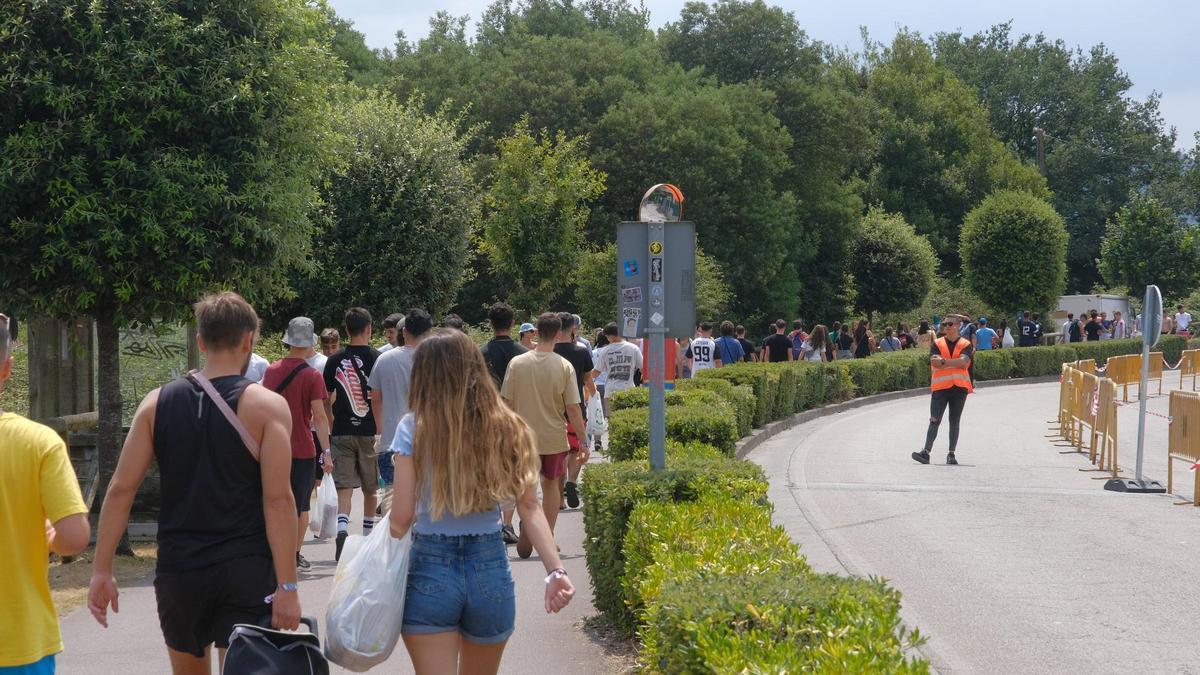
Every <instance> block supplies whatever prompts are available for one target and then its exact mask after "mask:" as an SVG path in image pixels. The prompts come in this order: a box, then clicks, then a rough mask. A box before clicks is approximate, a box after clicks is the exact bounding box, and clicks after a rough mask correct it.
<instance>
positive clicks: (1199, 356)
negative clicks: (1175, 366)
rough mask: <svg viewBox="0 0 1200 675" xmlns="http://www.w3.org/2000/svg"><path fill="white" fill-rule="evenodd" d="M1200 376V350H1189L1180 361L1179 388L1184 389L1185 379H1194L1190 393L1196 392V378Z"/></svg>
mask: <svg viewBox="0 0 1200 675" xmlns="http://www.w3.org/2000/svg"><path fill="white" fill-rule="evenodd" d="M1197 375H1200V349H1188V350H1185V351H1184V352H1183V355H1182V356H1181V357H1180V359H1179V388H1180V389H1183V382H1184V379H1185V378H1188V377H1190V378H1192V386H1191V389H1189V390H1188V391H1196V376H1197Z"/></svg>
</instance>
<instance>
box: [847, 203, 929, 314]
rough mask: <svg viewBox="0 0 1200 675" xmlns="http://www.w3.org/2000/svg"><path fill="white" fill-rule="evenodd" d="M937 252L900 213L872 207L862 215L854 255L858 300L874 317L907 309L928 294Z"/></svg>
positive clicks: (860, 306)
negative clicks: (877, 313)
mask: <svg viewBox="0 0 1200 675" xmlns="http://www.w3.org/2000/svg"><path fill="white" fill-rule="evenodd" d="M936 272H937V254H936V253H934V251H933V247H932V246H930V245H929V240H928V239H926V238H925V237H923V236H921V235H919V234H917V233H916V231H914V230H913V228H912V226H911V225H909V224H908V223H906V222H904V218H903V217H902V216H900V215H898V214H894V213H887V212H885V211H883V210H882V209H878V208H873V209H871V210H870V211H868V212H867V215H866V216H864V217H863V221H862V227H861V229H860V230H859V234H858V240H857V241H856V242H855V245H854V254H853V256H852V257H851V263H850V273H851V275H853V277H854V280H855V290H856V291H857V296H856V298H857V299H856V304H857V306H858V308H859V309H861V310H862V311H864V312H866V313H867V319H869V320H874V314H875V312H907V311H909V310H912V309H913V308H915V307H918V306H920V304H921V302H922V301H923V300H924V299H925V296H926V295H928V294H929V289H930V282H931V281H932V279H933V276H934V274H935V273H936Z"/></svg>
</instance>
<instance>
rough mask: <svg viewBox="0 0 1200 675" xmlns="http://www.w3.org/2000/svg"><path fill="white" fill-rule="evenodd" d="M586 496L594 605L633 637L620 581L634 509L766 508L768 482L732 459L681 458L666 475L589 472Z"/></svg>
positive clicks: (634, 468)
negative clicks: (715, 503) (719, 503)
mask: <svg viewBox="0 0 1200 675" xmlns="http://www.w3.org/2000/svg"><path fill="white" fill-rule="evenodd" d="M582 493H583V495H582V496H583V525H584V533H585V538H584V549H585V550H586V552H587V566H588V573H589V574H590V575H591V580H592V589H593V600H592V602H593V604H594V605H595V606H596V609H598V610H600V611H601V612H604V613H605V614H606V615H607V616H608V617H610V618H611V619H612V622H613V624H614V625H615V626H616V627H617V628H619V629H621V630H624V631H625V632H626V633H627V634H632V633H633V632H634V627H635V619H634V616H633V613H632V612H630V611H629V608H628V607H626V606H625V595H624V591H623V589H622V581H623V579H624V577H625V554H624V545H625V535H626V533H627V531H628V523H629V516H630V514H631V513H633V509H634V507H635V506H637V505H638V504H639V503H641V502H659V503H667V502H687V501H695V500H697V499H699V498H701V497H703V496H704V495H709V494H715V495H725V496H728V497H731V498H733V499H740V500H744V501H759V502H764V503H765V501H766V495H767V479H766V477H765V476H764V475H763V471H762V469H761V468H760V467H759V466H758V465H757V464H753V463H751V462H744V461H737V460H729V459H720V460H713V459H705V458H694V457H688V458H681V459H678V460H677V461H674V462H672V463H670V464H668V465H667V468H666V469H665V470H663V471H651V470H650V467H649V466H648V465H647V464H646V462H612V463H609V464H593V465H592V466H589V467H588V470H587V480H585V481H583V482H582ZM721 534H727V533H721Z"/></svg>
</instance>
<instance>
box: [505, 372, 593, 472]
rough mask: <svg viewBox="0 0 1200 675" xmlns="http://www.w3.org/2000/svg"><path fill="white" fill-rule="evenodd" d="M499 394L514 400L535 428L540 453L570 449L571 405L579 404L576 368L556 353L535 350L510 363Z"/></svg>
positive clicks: (521, 413) (535, 437)
mask: <svg viewBox="0 0 1200 675" xmlns="http://www.w3.org/2000/svg"><path fill="white" fill-rule="evenodd" d="M500 395H501V396H503V397H504V398H506V399H508V400H509V401H512V402H513V407H514V408H515V409H516V411H517V414H518V415H520V416H521V419H523V420H525V423H526V424H528V425H529V428H530V429H532V430H533V440H534V442H535V443H537V451H538V454H539V455H556V454H558V453H560V452H566V451H567V450H570V446H568V445H567V423H566V419H565V418H564V415H566V413H567V406H568V405H579V387H577V386H576V385H575V368H574V366H572V365H571V362H570V361H567V360H566V359H564V358H563V357H561V356H559V355H558V354H555V353H554V352H539V351H532V352H527V353H525V354H521V355H520V356H518V357H516V358H515V359H513V360H512V361H509V363H508V372H507V373H505V374H504V384H503V385H501V387H500Z"/></svg>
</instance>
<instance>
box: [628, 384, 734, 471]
mask: <svg viewBox="0 0 1200 675" xmlns="http://www.w3.org/2000/svg"><path fill="white" fill-rule="evenodd" d="M689 393H698V392H689ZM649 417H650V409H649V408H627V409H625V410H618V411H617V412H614V413H613V415H612V417H611V418H610V419H609V420H608V456H609V457H610V458H612V459H613V460H616V461H623V460H627V459H633V456H634V452H635V451H636V450H637V449H638V448H641V447H643V446H646V445H649V444H650V429H649V425H650V423H649ZM667 438H668V439H673V440H676V441H679V442H681V443H688V442H690V441H699V442H701V443H707V444H708V445H711V446H713V447H715V448H717V449H718V450H720V451H721V452H723V453H725V454H726V455H728V456H730V457H732V456H733V453H734V451H735V449H736V448H737V442H738V439H739V438H741V434H739V433H738V424H737V416H736V415H735V414H734V412H733V408H731V407H730V406H729V405H728V404H726V403H724V402H723V401H721V402H718V403H714V404H711V405H700V404H690V403H685V404H682V405H674V406H668V407H667Z"/></svg>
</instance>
